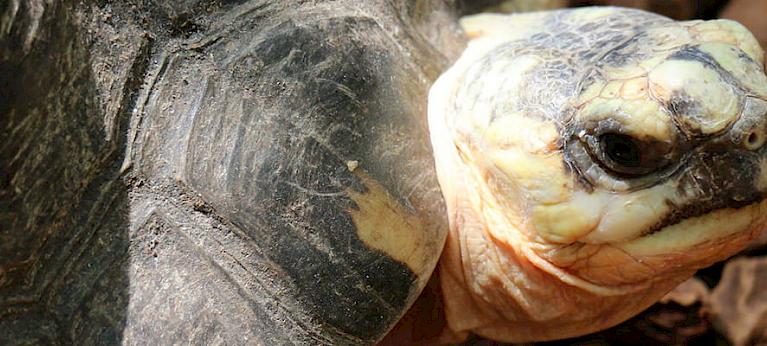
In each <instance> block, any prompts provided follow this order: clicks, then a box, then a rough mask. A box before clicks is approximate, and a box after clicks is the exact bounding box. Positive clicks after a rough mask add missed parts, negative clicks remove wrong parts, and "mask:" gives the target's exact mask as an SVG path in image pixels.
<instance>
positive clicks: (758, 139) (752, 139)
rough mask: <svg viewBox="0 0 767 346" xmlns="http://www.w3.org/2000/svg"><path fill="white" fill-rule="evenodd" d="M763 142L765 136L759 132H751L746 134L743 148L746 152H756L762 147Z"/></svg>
mask: <svg viewBox="0 0 767 346" xmlns="http://www.w3.org/2000/svg"><path fill="white" fill-rule="evenodd" d="M764 142H765V135H764V134H763V133H761V132H760V131H756V130H754V131H751V133H749V134H748V137H746V141H745V143H743V144H744V146H745V147H746V149H748V150H756V149H759V148H761V147H762V145H764Z"/></svg>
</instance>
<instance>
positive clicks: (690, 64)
mask: <svg viewBox="0 0 767 346" xmlns="http://www.w3.org/2000/svg"><path fill="white" fill-rule="evenodd" d="M649 78H650V89H651V90H652V92H653V95H655V96H656V97H658V98H660V99H661V100H663V101H664V102H671V101H672V100H673V99H674V98H678V99H682V100H683V101H682V102H685V101H686V100H691V101H692V100H694V101H693V102H695V104H694V105H693V106H694V107H688V109H682V110H680V111H682V112H687V113H686V114H680V116H681V120H683V121H684V122H686V123H687V125H689V126H690V127H691V128H694V129H697V130H699V131H700V132H701V133H703V134H714V133H718V132H720V131H722V130H723V129H725V128H726V127H727V126H729V125H730V124H732V123H733V122H734V121H735V120H737V118H738V114H739V111H740V107H739V98H738V96H737V95H736V93H735V90H734V89H733V88H732V87H731V86H730V85H729V84H727V83H726V82H725V81H723V80H722V79H721V77H720V76H719V74H718V73H717V72H716V71H714V70H712V69H710V68H707V67H706V66H705V65H703V64H702V63H700V62H698V61H689V60H668V61H666V62H664V63H662V64H660V65H659V66H658V67H656V68H655V69H653V70H652V72H650V74H649ZM712 95H716V97H712Z"/></svg>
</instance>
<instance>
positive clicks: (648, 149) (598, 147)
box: [588, 132, 672, 177]
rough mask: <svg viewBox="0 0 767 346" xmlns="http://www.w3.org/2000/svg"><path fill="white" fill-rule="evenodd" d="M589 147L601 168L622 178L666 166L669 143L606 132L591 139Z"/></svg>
mask: <svg viewBox="0 0 767 346" xmlns="http://www.w3.org/2000/svg"><path fill="white" fill-rule="evenodd" d="M588 142H590V148H591V150H592V153H594V154H596V155H594V156H595V158H596V159H597V160H598V161H599V164H600V166H602V167H603V168H605V169H606V170H608V171H610V172H613V173H615V174H616V175H619V176H624V177H638V176H640V175H645V174H649V173H652V172H654V171H657V170H658V169H661V168H663V167H664V166H666V165H668V163H669V155H670V154H672V153H671V149H672V147H671V145H670V143H665V142H661V141H656V140H652V139H647V140H640V139H637V138H635V137H632V136H629V135H625V134H621V133H615V132H607V133H603V134H601V135H598V136H595V137H590V139H589V140H588Z"/></svg>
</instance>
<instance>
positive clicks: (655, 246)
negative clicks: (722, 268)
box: [612, 199, 767, 265]
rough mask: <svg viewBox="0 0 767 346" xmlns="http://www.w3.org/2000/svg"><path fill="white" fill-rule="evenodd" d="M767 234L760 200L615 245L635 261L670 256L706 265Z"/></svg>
mask: <svg viewBox="0 0 767 346" xmlns="http://www.w3.org/2000/svg"><path fill="white" fill-rule="evenodd" d="M765 230H767V200H765V199H760V200H758V201H756V202H753V203H750V204H745V205H743V206H741V207H728V208H723V209H717V210H713V211H711V212H708V213H706V214H702V215H698V216H693V217H688V218H685V219H680V220H677V222H675V223H673V224H668V225H666V226H664V227H662V228H659V229H656V230H654V231H653V232H652V233H649V234H646V235H643V236H640V237H637V238H634V239H632V240H627V241H624V242H619V243H613V244H612V245H613V246H615V247H617V248H619V249H621V250H623V251H626V252H627V253H628V254H630V255H632V256H636V257H648V256H649V257H651V256H668V257H678V258H684V259H686V261H693V262H706V264H707V263H712V262H716V261H719V260H723V259H725V258H727V257H729V256H731V255H734V254H735V253H736V252H737V251H738V250H740V249H741V248H742V247H743V246H744V245H745V244H747V242H748V241H749V240H751V239H754V238H755V237H757V236H758V235H759V234H761V233H762V232H764V231H765ZM690 250H695V251H690ZM674 264H675V265H683V264H684V263H681V262H678V263H674Z"/></svg>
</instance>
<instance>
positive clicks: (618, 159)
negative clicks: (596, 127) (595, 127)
mask: <svg viewBox="0 0 767 346" xmlns="http://www.w3.org/2000/svg"><path fill="white" fill-rule="evenodd" d="M599 142H600V143H601V145H602V151H603V152H604V154H605V156H606V157H607V159H609V160H610V161H612V163H613V164H614V165H615V166H620V167H623V168H629V169H631V168H637V167H639V166H641V164H642V149H641V148H640V146H639V144H638V143H637V141H635V140H634V139H633V138H631V137H629V136H626V135H621V134H615V133H608V134H604V135H602V136H600V137H599ZM611 166H612V165H611ZM620 167H615V168H620ZM616 171H619V172H620V171H622V169H616Z"/></svg>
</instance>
